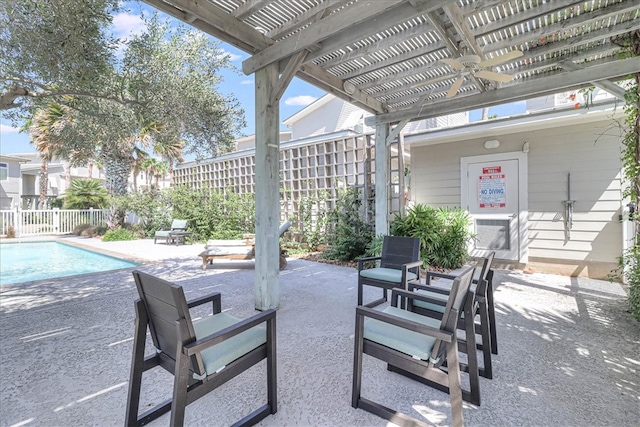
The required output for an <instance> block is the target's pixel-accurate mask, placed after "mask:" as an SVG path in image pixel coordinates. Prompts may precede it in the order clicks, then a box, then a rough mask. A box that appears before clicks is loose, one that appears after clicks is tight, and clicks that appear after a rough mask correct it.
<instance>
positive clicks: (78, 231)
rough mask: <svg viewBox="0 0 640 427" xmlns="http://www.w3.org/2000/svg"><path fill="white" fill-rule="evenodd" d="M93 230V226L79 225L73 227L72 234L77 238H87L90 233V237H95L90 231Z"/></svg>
mask: <svg viewBox="0 0 640 427" xmlns="http://www.w3.org/2000/svg"><path fill="white" fill-rule="evenodd" d="M91 228H92V226H91V224H78V225H76V226H75V227H73V231H72V232H71V233H72V234H73V235H75V236H87V235H88V234H89V232H90V233H91V234H90V236H89V237H91V236H93V232H92V231H91V230H90V229H91ZM87 230H89V231H87Z"/></svg>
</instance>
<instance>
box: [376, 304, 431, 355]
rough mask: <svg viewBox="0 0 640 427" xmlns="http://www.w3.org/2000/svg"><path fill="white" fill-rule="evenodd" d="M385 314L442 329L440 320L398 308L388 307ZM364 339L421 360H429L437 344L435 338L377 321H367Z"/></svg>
mask: <svg viewBox="0 0 640 427" xmlns="http://www.w3.org/2000/svg"><path fill="white" fill-rule="evenodd" d="M383 312H384V313H387V314H390V315H392V316H396V317H401V318H403V319H406V320H411V321H413V322H417V323H421V324H423V325H427V326H431V327H433V328H436V329H440V320H438V319H433V318H431V317H427V316H421V315H419V314H416V313H412V312H410V311H407V310H402V309H400V308H397V307H387V308H385V309H384V310H383ZM364 338H365V339H368V340H370V341H374V342H377V343H378V344H382V345H384V346H387V347H390V348H393V349H395V350H398V351H400V352H402V353H405V354H408V355H410V356H413V357H417V358H419V359H421V360H428V359H429V357H430V356H431V350H432V349H433V345H434V344H435V342H436V339H435V338H433V337H430V336H428V335H424V334H420V333H418V332H414V331H409V330H407V329H403V328H400V327H398V326H395V325H390V324H388V323H385V322H381V321H380V320H376V319H367V320H366V321H365V322H364Z"/></svg>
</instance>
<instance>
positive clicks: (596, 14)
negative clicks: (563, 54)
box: [484, 1, 639, 53]
mask: <svg viewBox="0 0 640 427" xmlns="http://www.w3.org/2000/svg"><path fill="white" fill-rule="evenodd" d="M637 9H638V3H637V2H634V1H627V2H623V3H616V4H613V5H611V6H607V7H606V8H604V9H602V10H597V11H593V12H587V13H583V14H581V15H579V16H576V17H573V18H571V19H570V20H562V21H559V22H556V23H554V24H550V25H545V26H543V27H540V28H536V29H533V30H531V31H527V32H523V33H522V34H513V35H510V36H509V37H505V38H503V39H502V40H497V41H494V42H491V43H488V44H487V45H486V46H484V49H485V53H486V52H487V51H496V50H500V49H507V48H511V47H512V46H515V45H519V44H523V45H524V44H526V43H530V42H531V41H533V40H542V39H545V38H546V37H550V36H554V35H555V34H556V33H557V32H558V31H567V32H569V30H571V29H572V28H577V27H583V26H588V25H589V24H594V23H596V21H599V20H602V19H605V18H608V17H611V16H614V15H617V14H620V13H624V12H630V11H634V10H637ZM636 21H637V20H636ZM638 26H639V24H638V22H635V21H634V20H629V21H625V22H622V23H619V24H616V25H615V26H608V27H605V28H604V30H605V31H610V34H609V36H608V37H613V36H614V35H615V34H613V32H614V31H611V30H613V29H614V28H617V31H618V34H622V33H624V32H629V31H632V30H633V29H637V28H638ZM600 31H602V30H600ZM590 35H591V33H585V34H584V36H590ZM576 37H581V36H573V37H571V38H568V40H569V41H570V43H571V44H575V43H576V42H575V41H574V38H576ZM555 43H556V42H554V43H553V44H555Z"/></svg>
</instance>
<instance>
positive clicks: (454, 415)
mask: <svg viewBox="0 0 640 427" xmlns="http://www.w3.org/2000/svg"><path fill="white" fill-rule="evenodd" d="M447 361H449V367H448V369H447V377H448V382H449V384H448V385H449V399H450V400H451V420H452V424H453V425H454V426H457V427H462V426H463V425H464V419H463V416H462V389H461V386H460V364H459V362H458V343H457V341H456V340H453V342H450V343H447Z"/></svg>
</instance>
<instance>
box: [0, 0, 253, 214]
mask: <svg viewBox="0 0 640 427" xmlns="http://www.w3.org/2000/svg"><path fill="white" fill-rule="evenodd" d="M119 10H120V9H119V3H118V2H117V1H115V0H113V1H111V0H78V1H74V2H70V1H67V0H50V1H47V2H38V1H35V0H16V1H11V2H0V52H1V54H0V112H2V114H3V116H5V117H8V118H10V119H12V120H14V121H16V122H17V121H20V120H25V119H26V120H28V119H30V117H32V116H33V115H34V114H35V113H36V112H37V111H38V110H39V109H42V108H46V107H47V105H50V103H51V102H56V103H57V104H59V105H62V106H64V107H65V108H64V112H65V117H64V118H61V119H60V122H61V123H64V126H62V127H57V128H56V135H52V137H53V136H55V139H56V141H59V142H60V143H59V144H56V145H55V153H52V154H53V155H55V156H56V157H59V158H63V159H67V160H70V161H71V162H72V163H73V164H78V163H83V164H87V163H92V162H93V161H99V162H101V164H102V165H103V166H104V169H105V176H106V179H107V182H106V187H107V190H108V191H109V193H110V194H111V195H123V194H125V193H126V192H127V181H128V177H129V175H130V173H131V171H132V170H133V167H134V163H135V159H136V157H137V156H136V154H135V153H136V152H139V151H140V150H147V149H148V150H152V151H154V152H156V153H158V154H160V155H161V156H163V157H164V158H167V159H170V161H171V160H176V159H181V158H182V154H183V153H182V152H180V150H181V149H182V150H184V154H193V155H195V157H198V158H202V157H205V156H206V157H212V156H215V155H217V154H220V153H224V152H226V151H228V150H229V149H230V147H231V144H232V141H233V139H234V136H235V134H236V133H237V132H238V130H239V129H240V128H241V127H242V126H244V111H243V110H242V109H241V108H240V107H239V103H238V102H237V100H236V99H235V98H234V97H233V96H227V97H225V96H222V95H221V94H220V93H218V85H219V83H220V82H221V77H220V71H221V69H223V68H227V67H230V64H229V58H228V56H225V55H222V54H221V52H222V51H221V50H220V48H219V45H218V43H217V42H214V41H212V40H211V39H210V38H209V37H207V36H205V35H204V34H202V33H200V32H197V31H188V30H186V29H185V28H184V27H183V26H177V27H173V26H171V25H170V23H169V22H167V21H161V20H160V19H159V18H158V16H157V15H156V14H154V15H152V16H151V17H150V18H148V19H145V24H146V31H145V32H143V33H142V34H140V35H136V36H134V37H132V38H131V39H130V40H128V41H125V42H121V43H122V44H121V45H120V50H119V51H118V52H119V53H118V54H116V48H118V44H117V41H116V40H115V38H114V37H113V36H112V35H111V34H110V31H109V26H110V24H111V21H112V15H113V14H114V13H115V12H116V11H119ZM156 145H157V147H156ZM169 147H170V149H169ZM117 222H118V221H112V223H113V224H115V223H117Z"/></svg>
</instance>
